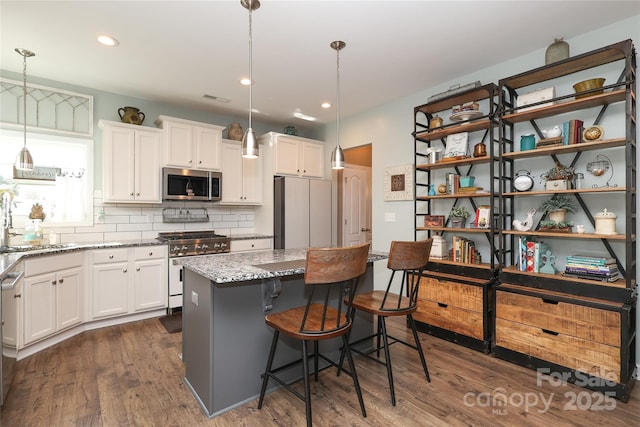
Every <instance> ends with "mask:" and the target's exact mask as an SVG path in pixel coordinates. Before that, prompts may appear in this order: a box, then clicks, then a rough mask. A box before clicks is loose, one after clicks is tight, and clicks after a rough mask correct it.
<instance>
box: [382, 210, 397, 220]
mask: <svg viewBox="0 0 640 427" xmlns="http://www.w3.org/2000/svg"><path fill="white" fill-rule="evenodd" d="M384 222H396V213H395V212H385V213H384Z"/></svg>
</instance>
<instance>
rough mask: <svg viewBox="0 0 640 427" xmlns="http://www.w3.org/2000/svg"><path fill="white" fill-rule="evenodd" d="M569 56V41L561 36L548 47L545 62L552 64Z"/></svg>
mask: <svg viewBox="0 0 640 427" xmlns="http://www.w3.org/2000/svg"><path fill="white" fill-rule="evenodd" d="M568 57H569V43H567V42H566V41H564V40H563V39H562V37H560V38H559V39H554V42H553V43H551V44H550V45H549V47H547V51H546V52H545V54H544V63H545V64H551V63H553V62H557V61H561V60H563V59H567V58H568Z"/></svg>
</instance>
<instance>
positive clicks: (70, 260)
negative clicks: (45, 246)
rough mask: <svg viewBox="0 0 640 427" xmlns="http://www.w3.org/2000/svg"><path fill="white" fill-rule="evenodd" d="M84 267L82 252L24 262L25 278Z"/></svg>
mask: <svg viewBox="0 0 640 427" xmlns="http://www.w3.org/2000/svg"><path fill="white" fill-rule="evenodd" d="M81 266H82V252H73V253H70V254H62V255H45V256H40V257H36V258H33V259H28V260H26V261H25V262H24V276H25V277H31V276H36V275H38V274H43V273H51V272H55V271H62V270H66V269H69V268H75V267H81Z"/></svg>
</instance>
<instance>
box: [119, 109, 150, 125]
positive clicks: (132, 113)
mask: <svg viewBox="0 0 640 427" xmlns="http://www.w3.org/2000/svg"><path fill="white" fill-rule="evenodd" d="M118 115H119V116H120V121H122V123H130V124H132V125H141V124H142V122H143V121H144V117H145V116H144V113H143V112H142V111H140V110H139V109H137V108H136V107H120V108H118Z"/></svg>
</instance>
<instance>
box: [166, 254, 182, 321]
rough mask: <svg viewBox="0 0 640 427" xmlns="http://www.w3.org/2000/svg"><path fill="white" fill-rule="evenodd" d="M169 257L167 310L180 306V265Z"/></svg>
mask: <svg viewBox="0 0 640 427" xmlns="http://www.w3.org/2000/svg"><path fill="white" fill-rule="evenodd" d="M176 259H177V258H169V311H173V309H175V308H178V307H182V266H181V265H180V264H178V263H176Z"/></svg>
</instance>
